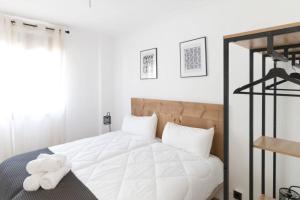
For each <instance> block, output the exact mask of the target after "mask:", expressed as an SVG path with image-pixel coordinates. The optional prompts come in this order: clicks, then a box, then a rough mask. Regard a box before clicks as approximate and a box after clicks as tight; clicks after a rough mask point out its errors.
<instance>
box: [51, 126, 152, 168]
mask: <svg viewBox="0 0 300 200" xmlns="http://www.w3.org/2000/svg"><path fill="white" fill-rule="evenodd" d="M155 142H158V140H155V139H143V138H140V137H138V136H136V135H133V134H128V133H126V132H123V131H115V132H110V133H106V134H103V135H99V136H96V137H91V138H86V139H81V140H77V141H74V142H70V143H65V144H61V145H57V146H53V147H49V149H50V150H51V151H52V152H53V153H55V154H62V155H65V156H67V158H68V160H70V161H71V162H72V170H77V169H80V168H84V167H86V166H89V165H92V164H93V163H95V162H100V161H102V160H105V159H107V158H111V157H113V156H116V155H119V154H122V153H126V152H128V151H130V150H132V149H135V148H138V147H141V146H144V145H148V144H152V143H155Z"/></svg>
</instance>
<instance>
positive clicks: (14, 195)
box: [0, 98, 223, 200]
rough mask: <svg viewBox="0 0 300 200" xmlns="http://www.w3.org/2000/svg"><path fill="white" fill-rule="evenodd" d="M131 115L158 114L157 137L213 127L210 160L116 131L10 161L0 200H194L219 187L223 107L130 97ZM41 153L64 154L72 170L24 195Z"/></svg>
mask: <svg viewBox="0 0 300 200" xmlns="http://www.w3.org/2000/svg"><path fill="white" fill-rule="evenodd" d="M131 108H132V114H134V115H136V116H149V115H151V114H152V113H153V112H156V114H157V115H158V128H157V134H156V136H157V137H158V138H161V136H162V132H163V127H164V125H165V124H166V123H167V122H175V123H177V124H181V125H185V126H191V127H199V128H210V127H214V128H215V136H214V141H213V146H212V150H211V154H212V155H211V156H210V158H209V159H207V160H201V159H199V158H198V157H196V156H193V155H192V154H190V153H187V152H184V151H182V150H180V149H177V148H174V147H170V146H168V145H165V144H162V143H160V142H159V141H158V140H149V139H147V140H143V139H140V138H138V139H137V138H135V137H133V136H131V135H130V134H126V133H123V132H120V131H117V132H112V133H109V134H105V135H102V136H98V137H94V138H87V139H83V140H79V141H75V142H72V143H67V144H63V145H59V146H54V147H49V148H47V149H42V150H38V151H35V152H30V153H27V154H22V155H19V156H15V157H12V158H10V159H8V160H6V161H5V162H3V163H2V164H1V165H0V180H1V182H0V199H1V200H2V199H3V200H6V199H14V200H17V199H28V200H32V199H75V200H76V199H86V200H94V199H103V200H126V199H128V200H129V199H130V200H135V199H136V200H148V199H149V200H150V199H151V200H176V199H178V200H181V199H182V200H183V199H184V200H193V199H210V198H211V197H213V196H214V194H215V192H218V190H219V189H220V188H221V187H222V182H223V163H222V160H223V106H222V105H215V104H201V103H189V102H179V101H164V100H150V99H138V98H133V99H132V100H131ZM40 153H60V154H65V155H67V156H68V158H69V159H70V160H71V161H72V170H71V172H70V173H68V174H67V176H66V177H65V178H64V179H63V180H62V181H61V183H60V184H59V185H58V186H57V187H56V188H55V189H54V190H49V191H45V190H42V189H40V190H38V191H37V192H26V191H24V190H23V189H22V181H23V180H24V179H25V177H26V176H27V175H28V174H27V172H26V170H25V166H26V163H27V162H28V161H30V160H32V159H34V158H35V157H36V156H37V155H39V154H40Z"/></svg>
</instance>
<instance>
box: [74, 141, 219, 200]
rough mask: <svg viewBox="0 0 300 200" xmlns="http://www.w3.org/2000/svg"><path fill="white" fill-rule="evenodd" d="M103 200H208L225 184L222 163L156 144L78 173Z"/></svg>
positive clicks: (216, 159)
mask: <svg viewBox="0 0 300 200" xmlns="http://www.w3.org/2000/svg"><path fill="white" fill-rule="evenodd" d="M73 172H74V174H75V175H76V176H77V177H78V178H79V179H80V180H81V181H82V182H83V183H84V184H85V185H86V186H87V187H88V188H89V190H90V191H91V192H92V193H93V194H94V195H95V196H96V197H97V198H98V199H100V200H205V199H207V197H208V196H209V195H210V194H211V192H212V191H213V190H214V188H215V187H217V186H218V185H219V184H221V183H222V182H223V163H222V162H221V161H220V160H219V159H218V158H217V157H214V156H211V157H210V158H209V159H200V158H199V157H197V156H194V155H192V154H190V153H187V152H184V151H182V150H179V149H176V148H173V147H170V146H167V145H165V144H162V143H154V144H151V145H146V146H144V147H141V148H137V149H134V150H132V151H129V152H127V153H124V154H121V155H119V156H115V157H112V158H110V159H106V160H103V161H101V162H97V163H94V164H92V165H91V166H89V167H85V168H81V169H75V170H73Z"/></svg>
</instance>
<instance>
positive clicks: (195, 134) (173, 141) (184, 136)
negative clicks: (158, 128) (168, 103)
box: [162, 122, 214, 159]
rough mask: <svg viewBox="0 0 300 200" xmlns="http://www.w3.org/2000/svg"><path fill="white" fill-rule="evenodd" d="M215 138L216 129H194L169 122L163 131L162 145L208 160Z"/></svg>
mask: <svg viewBox="0 0 300 200" xmlns="http://www.w3.org/2000/svg"><path fill="white" fill-rule="evenodd" d="M213 137H214V128H211V129H201V128H192V127H187V126H181V125H178V124H174V123H170V122H168V123H167V124H166V126H165V128H164V131H163V135H162V143H164V144H167V145H170V146H173V147H176V148H179V149H182V150H184V151H187V152H190V153H193V154H195V155H197V156H200V157H201V158H204V159H207V158H209V155H210V150H211V146H212V141H213Z"/></svg>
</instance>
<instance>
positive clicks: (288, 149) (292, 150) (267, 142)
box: [254, 137, 300, 158]
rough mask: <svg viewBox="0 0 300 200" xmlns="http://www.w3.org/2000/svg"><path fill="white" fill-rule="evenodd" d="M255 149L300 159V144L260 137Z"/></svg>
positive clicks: (255, 143)
mask: <svg viewBox="0 0 300 200" xmlns="http://www.w3.org/2000/svg"><path fill="white" fill-rule="evenodd" d="M254 147H256V148H258V149H263V150H267V151H272V152H276V153H280V154H284V155H289V156H294V157H298V158H300V142H294V141H289V140H283V139H278V138H272V137H260V138H258V139H257V140H256V141H255V142H254Z"/></svg>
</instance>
